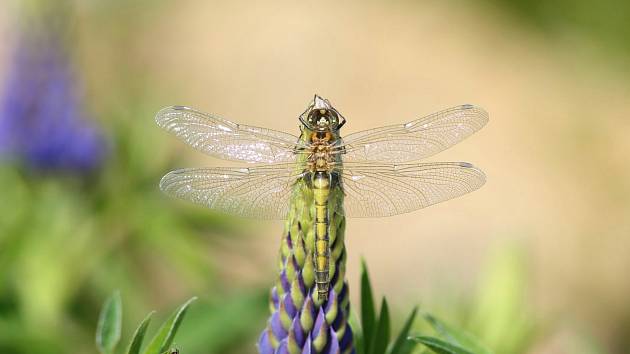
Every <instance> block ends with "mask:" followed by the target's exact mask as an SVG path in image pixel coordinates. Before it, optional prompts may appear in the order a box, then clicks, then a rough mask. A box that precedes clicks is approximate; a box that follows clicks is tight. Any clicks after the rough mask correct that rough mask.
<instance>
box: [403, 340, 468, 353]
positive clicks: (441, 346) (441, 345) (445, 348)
mask: <svg viewBox="0 0 630 354" xmlns="http://www.w3.org/2000/svg"><path fill="white" fill-rule="evenodd" d="M410 339H411V340H413V341H415V342H418V343H422V344H424V345H425V346H427V347H428V348H429V349H431V350H432V351H433V352H434V353H436V354H474V353H473V352H470V351H468V350H466V349H464V348H462V347H460V346H457V345H454V344H451V343H449V342H446V341H443V340H441V339H439V338H434V337H426V336H417V337H411V338H410Z"/></svg>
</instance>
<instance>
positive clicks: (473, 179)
mask: <svg viewBox="0 0 630 354" xmlns="http://www.w3.org/2000/svg"><path fill="white" fill-rule="evenodd" d="M341 169H342V171H340V172H341V175H342V176H343V179H342V181H343V182H342V183H343V189H344V193H345V198H344V210H345V214H346V215H347V216H349V217H379V216H391V215H396V214H403V213H408V212H411V211H414V210H417V209H421V208H424V207H427V206H429V205H433V204H436V203H440V202H443V201H445V200H448V199H452V198H455V197H459V196H461V195H464V194H466V193H469V192H472V191H474V190H476V189H478V188H479V187H481V186H482V185H483V184H484V183H485V181H486V177H485V175H484V173H483V172H482V171H481V170H479V169H477V168H475V167H474V166H473V165H471V164H469V163H467V162H436V163H405V164H373V163H352V162H348V163H344V164H343V167H341Z"/></svg>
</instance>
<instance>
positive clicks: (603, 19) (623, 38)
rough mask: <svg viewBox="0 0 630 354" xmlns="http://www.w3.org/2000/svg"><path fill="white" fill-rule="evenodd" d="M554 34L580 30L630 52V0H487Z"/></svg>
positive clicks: (588, 36) (628, 53) (617, 49)
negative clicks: (629, 39) (629, 0)
mask: <svg viewBox="0 0 630 354" xmlns="http://www.w3.org/2000/svg"><path fill="white" fill-rule="evenodd" d="M486 1H489V2H492V3H495V4H498V5H501V6H502V7H503V8H506V9H508V10H509V11H510V12H511V13H513V14H514V15H515V16H517V17H519V18H521V19H522V20H524V22H525V23H529V24H531V25H532V26H535V27H536V28H538V29H541V30H542V31H544V32H546V33H549V34H551V35H562V34H563V33H565V32H567V30H569V32H571V33H578V34H580V35H582V36H585V37H587V38H589V39H590V40H591V41H593V42H596V43H599V44H603V45H604V47H605V48H607V49H610V50H611V51H612V52H619V53H620V54H622V55H624V56H625V57H629V56H630V41H628V37H630V2H628V1H621V0H600V1H588V0H555V1H545V0H486Z"/></svg>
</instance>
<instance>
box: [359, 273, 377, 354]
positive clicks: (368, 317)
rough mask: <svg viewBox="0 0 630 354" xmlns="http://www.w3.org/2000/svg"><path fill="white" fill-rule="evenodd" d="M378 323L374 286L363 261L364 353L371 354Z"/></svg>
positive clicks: (362, 314)
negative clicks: (373, 292) (373, 293)
mask: <svg viewBox="0 0 630 354" xmlns="http://www.w3.org/2000/svg"><path fill="white" fill-rule="evenodd" d="M375 323H376V310H375V309H374V297H373V295H372V285H371V284H370V276H369V274H368V270H367V264H366V263H365V260H361V327H362V330H363V344H364V346H363V349H364V353H371V342H372V338H373V336H374V326H375Z"/></svg>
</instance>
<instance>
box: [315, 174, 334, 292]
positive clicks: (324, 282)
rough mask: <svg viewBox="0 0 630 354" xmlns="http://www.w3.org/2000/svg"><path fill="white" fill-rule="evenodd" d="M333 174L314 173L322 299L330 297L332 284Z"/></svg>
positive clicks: (317, 264) (318, 281)
mask: <svg viewBox="0 0 630 354" xmlns="http://www.w3.org/2000/svg"><path fill="white" fill-rule="evenodd" d="M331 182H332V179H331V175H330V174H329V173H328V172H325V171H318V172H314V173H313V174H312V186H313V201H314V203H315V249H314V251H315V252H314V257H313V258H314V262H315V283H316V284H317V295H318V297H319V298H320V299H321V300H326V299H327V298H328V288H329V284H330V275H329V271H330V268H329V262H330V250H329V234H328V228H329V225H330V223H329V209H328V197H329V195H330V188H331V184H332V183H331Z"/></svg>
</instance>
